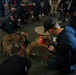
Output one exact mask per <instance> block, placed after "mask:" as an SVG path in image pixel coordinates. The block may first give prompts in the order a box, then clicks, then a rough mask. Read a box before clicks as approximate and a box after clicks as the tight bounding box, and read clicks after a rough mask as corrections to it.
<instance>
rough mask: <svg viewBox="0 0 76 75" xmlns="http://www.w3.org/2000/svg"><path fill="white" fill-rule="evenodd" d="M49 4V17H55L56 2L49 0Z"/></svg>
mask: <svg viewBox="0 0 76 75" xmlns="http://www.w3.org/2000/svg"><path fill="white" fill-rule="evenodd" d="M50 3H51V11H50V16H51V17H55V15H56V10H57V5H58V0H51V1H50Z"/></svg>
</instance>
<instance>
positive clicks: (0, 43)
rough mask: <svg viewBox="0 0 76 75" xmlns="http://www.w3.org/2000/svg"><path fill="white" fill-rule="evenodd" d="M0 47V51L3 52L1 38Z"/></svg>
mask: <svg viewBox="0 0 76 75" xmlns="http://www.w3.org/2000/svg"><path fill="white" fill-rule="evenodd" d="M0 49H1V50H0V52H1V53H3V40H1V42H0Z"/></svg>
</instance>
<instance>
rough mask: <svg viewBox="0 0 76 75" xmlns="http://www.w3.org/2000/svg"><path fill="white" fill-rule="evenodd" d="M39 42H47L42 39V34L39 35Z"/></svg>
mask: <svg viewBox="0 0 76 75" xmlns="http://www.w3.org/2000/svg"><path fill="white" fill-rule="evenodd" d="M39 43H40V44H45V43H44V41H43V39H42V36H40V37H39Z"/></svg>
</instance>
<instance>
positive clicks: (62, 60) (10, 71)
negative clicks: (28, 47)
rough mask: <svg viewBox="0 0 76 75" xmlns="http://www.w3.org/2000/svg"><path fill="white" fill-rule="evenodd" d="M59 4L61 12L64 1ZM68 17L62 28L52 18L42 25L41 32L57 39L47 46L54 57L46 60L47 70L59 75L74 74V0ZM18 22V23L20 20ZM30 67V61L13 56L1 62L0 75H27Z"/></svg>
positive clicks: (75, 47)
mask: <svg viewBox="0 0 76 75" xmlns="http://www.w3.org/2000/svg"><path fill="white" fill-rule="evenodd" d="M70 1H71V0H70ZM61 2H62V4H61V6H62V11H63V9H64V8H63V5H64V4H65V2H66V0H61ZM34 5H35V4H34ZM20 12H21V11H20ZM70 15H71V17H70V22H69V25H65V26H63V27H61V26H60V25H59V24H58V21H57V20H56V19H55V18H52V17H49V18H47V19H46V20H45V21H44V23H43V27H44V31H43V32H44V33H46V31H48V32H49V33H50V34H51V35H55V36H56V37H57V39H56V42H55V43H53V44H51V45H49V46H48V50H49V52H52V53H53V54H54V55H55V56H54V57H52V58H48V60H47V64H48V67H49V68H52V69H55V70H58V71H59V73H60V75H68V74H71V73H74V72H75V67H74V65H75V64H76V25H75V20H76V2H75V0H72V1H71V5H70ZM14 16H15V15H14ZM15 17H16V16H15ZM10 18H12V16H10ZM9 20H10V19H9ZM18 20H19V21H20V20H21V18H20V19H18ZM5 21H6V20H5ZM22 21H23V20H22ZM6 22H7V21H6ZM9 24H11V23H9ZM4 25H5V24H4ZM14 66H15V68H14ZM30 66H31V61H30V60H29V59H28V58H27V57H21V56H19V55H13V56H10V57H9V58H7V59H6V60H4V61H3V62H2V64H1V65H0V73H1V75H27V74H28V70H29V68H30Z"/></svg>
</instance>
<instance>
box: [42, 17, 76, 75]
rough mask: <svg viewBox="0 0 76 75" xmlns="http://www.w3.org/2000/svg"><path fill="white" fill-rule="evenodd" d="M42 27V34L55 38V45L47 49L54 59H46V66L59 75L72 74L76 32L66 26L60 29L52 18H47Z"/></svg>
mask: <svg viewBox="0 0 76 75" xmlns="http://www.w3.org/2000/svg"><path fill="white" fill-rule="evenodd" d="M43 25H44V32H46V31H48V32H49V33H50V34H51V35H54V36H57V39H56V43H55V44H51V45H49V48H48V50H49V51H50V52H52V53H53V54H55V57H54V58H51V59H48V66H49V67H50V68H53V69H56V70H59V72H60V73H61V75H68V74H70V73H73V72H74V71H75V67H74V65H75V64H76V35H75V34H76V31H75V30H74V29H73V28H72V27H70V26H68V25H66V26H65V27H60V25H59V24H58V22H57V20H56V19H54V18H47V19H46V20H45V21H44V24H43Z"/></svg>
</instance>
